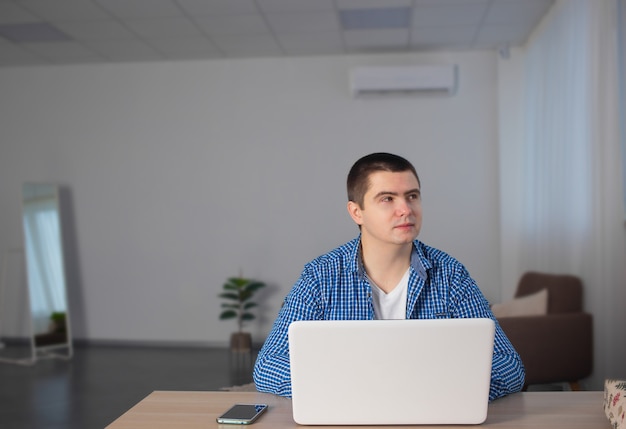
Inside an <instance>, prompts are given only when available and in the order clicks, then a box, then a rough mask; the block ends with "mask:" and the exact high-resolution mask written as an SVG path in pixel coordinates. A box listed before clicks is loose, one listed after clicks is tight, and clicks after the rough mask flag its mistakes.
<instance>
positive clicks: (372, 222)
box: [348, 171, 422, 244]
mask: <svg viewBox="0 0 626 429" xmlns="http://www.w3.org/2000/svg"><path fill="white" fill-rule="evenodd" d="M369 183H370V187H369V189H368V190H367V192H366V193H365V197H364V199H363V207H360V206H359V205H358V204H356V203H355V202H352V201H350V202H348V211H349V212H350V216H351V217H352V219H353V220H354V221H355V222H356V223H357V224H358V225H360V226H361V234H362V236H363V239H364V240H367V241H368V242H379V243H380V244H406V243H411V242H412V241H413V240H414V239H415V238H416V237H417V235H418V234H419V231H420V228H421V226H422V202H421V201H422V200H421V197H420V187H419V183H418V181H417V178H416V177H415V175H414V174H413V173H412V172H411V171H403V172H398V173H392V172H388V171H377V172H374V173H372V174H371V175H370V176H369Z"/></svg>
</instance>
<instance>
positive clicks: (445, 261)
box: [415, 240, 462, 267]
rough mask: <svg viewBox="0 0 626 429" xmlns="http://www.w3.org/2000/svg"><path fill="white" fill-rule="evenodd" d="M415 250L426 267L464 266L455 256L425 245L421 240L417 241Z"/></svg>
mask: <svg viewBox="0 0 626 429" xmlns="http://www.w3.org/2000/svg"><path fill="white" fill-rule="evenodd" d="M415 248H416V250H417V254H418V256H419V258H420V259H421V260H422V263H425V264H424V265H430V266H431V267H441V266H442V265H443V266H455V265H458V266H462V264H461V262H459V260H458V259H456V258H455V257H454V256H452V255H450V254H449V253H447V252H444V251H443V250H441V249H438V248H436V247H432V246H429V245H427V244H424V243H423V242H421V241H419V240H415Z"/></svg>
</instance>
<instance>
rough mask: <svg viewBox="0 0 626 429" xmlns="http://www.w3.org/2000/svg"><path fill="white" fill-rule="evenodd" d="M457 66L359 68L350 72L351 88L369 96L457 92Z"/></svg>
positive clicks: (355, 94)
mask: <svg viewBox="0 0 626 429" xmlns="http://www.w3.org/2000/svg"><path fill="white" fill-rule="evenodd" d="M457 74H458V71H457V66H455V65H422V66H397V67H357V68H355V69H353V70H352V71H351V72H350V90H351V92H352V95H353V96H355V97H361V96H368V95H397V94H433V95H453V94H454V93H455V92H456V88H457V80H458V79H457Z"/></svg>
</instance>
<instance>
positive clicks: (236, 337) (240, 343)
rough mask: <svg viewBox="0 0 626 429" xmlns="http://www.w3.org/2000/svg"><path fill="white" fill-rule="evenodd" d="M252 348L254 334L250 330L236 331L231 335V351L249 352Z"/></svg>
mask: <svg viewBox="0 0 626 429" xmlns="http://www.w3.org/2000/svg"><path fill="white" fill-rule="evenodd" d="M251 349H252V335H250V334H249V333H248V332H234V333H232V334H231V336H230V351H232V352H249V351H250V350H251Z"/></svg>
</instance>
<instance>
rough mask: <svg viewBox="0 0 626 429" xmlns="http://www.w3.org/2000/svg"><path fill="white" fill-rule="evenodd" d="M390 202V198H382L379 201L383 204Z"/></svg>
mask: <svg viewBox="0 0 626 429" xmlns="http://www.w3.org/2000/svg"><path fill="white" fill-rule="evenodd" d="M391 200H392V198H391V197H383V198H382V199H381V201H382V202H384V203H388V202H389V201H391Z"/></svg>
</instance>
